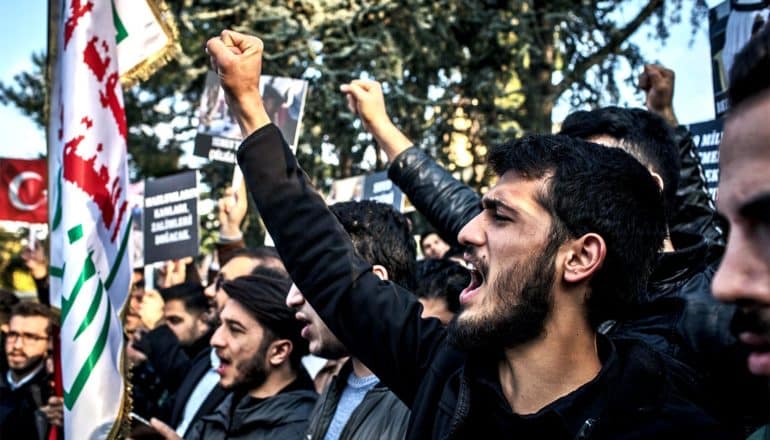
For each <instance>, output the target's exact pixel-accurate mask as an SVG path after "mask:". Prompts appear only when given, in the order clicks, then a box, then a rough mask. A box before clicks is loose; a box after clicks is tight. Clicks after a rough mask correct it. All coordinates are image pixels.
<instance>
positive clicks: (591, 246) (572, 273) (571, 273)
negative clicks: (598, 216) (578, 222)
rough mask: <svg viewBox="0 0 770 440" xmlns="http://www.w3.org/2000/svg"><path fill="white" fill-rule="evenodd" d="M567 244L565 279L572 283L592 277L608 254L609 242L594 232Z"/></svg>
mask: <svg viewBox="0 0 770 440" xmlns="http://www.w3.org/2000/svg"><path fill="white" fill-rule="evenodd" d="M566 246H567V255H566V259H565V262H564V280H565V281H567V282H570V283H579V282H581V281H583V280H586V279H589V278H591V277H592V276H593V274H594V273H595V272H596V271H597V270H599V268H600V267H602V264H603V263H604V258H605V257H606V256H607V244H606V243H605V242H604V239H603V238H602V236H601V235H599V234H596V233H593V232H591V233H588V234H585V235H583V236H582V237H580V238H576V239H574V240H570V241H568V243H567V244H566Z"/></svg>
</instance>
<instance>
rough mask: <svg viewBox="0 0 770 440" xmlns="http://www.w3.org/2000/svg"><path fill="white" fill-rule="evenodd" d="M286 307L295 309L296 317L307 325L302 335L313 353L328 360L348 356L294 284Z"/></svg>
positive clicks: (340, 343) (303, 328)
mask: <svg viewBox="0 0 770 440" xmlns="http://www.w3.org/2000/svg"><path fill="white" fill-rule="evenodd" d="M286 305H288V306H289V307H291V308H292V309H294V310H295V311H296V312H297V313H296V314H295V315H294V317H295V318H296V319H297V320H298V321H300V322H303V323H304V324H305V326H304V327H302V333H301V334H302V337H303V338H305V339H306V340H307V341H308V345H309V348H310V352H311V353H313V354H314V355H316V356H320V357H323V358H326V359H338V358H341V357H343V356H347V355H348V353H347V349H346V348H345V346H344V345H342V342H340V340H339V339H337V337H336V336H334V334H333V333H332V332H331V330H329V327H327V326H326V324H325V323H324V322H323V321H322V320H321V317H320V316H318V314H317V313H316V311H315V310H314V309H313V306H311V305H310V303H308V302H307V301H305V297H304V296H303V295H302V292H300V291H299V289H298V288H297V286H296V285H295V284H292V285H291V289H289V294H288V295H287V296H286Z"/></svg>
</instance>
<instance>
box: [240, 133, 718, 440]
mask: <svg viewBox="0 0 770 440" xmlns="http://www.w3.org/2000/svg"><path fill="white" fill-rule="evenodd" d="M238 163H239V165H240V167H241V169H242V170H243V174H244V179H245V182H246V184H247V187H248V189H249V192H250V193H251V195H252V197H253V198H254V200H255V201H256V203H257V207H258V209H259V211H260V213H262V217H263V219H264V221H265V224H266V226H267V229H268V231H269V232H270V235H271V236H272V237H273V240H274V241H275V244H276V248H277V249H278V251H279V253H280V254H281V259H282V260H283V261H284V263H285V264H286V267H287V268H288V269H289V272H290V274H291V278H292V280H294V282H295V283H296V284H297V286H298V287H299V289H300V290H301V291H302V292H303V293H304V295H305V297H306V299H307V300H308V301H309V302H310V303H311V304H312V305H313V307H314V308H315V310H316V311H317V312H318V314H319V315H320V316H321V318H322V319H323V320H324V322H325V323H326V324H327V325H328V326H329V328H330V329H331V330H332V332H333V333H334V334H335V335H337V336H338V337H339V339H340V340H341V342H342V343H343V344H344V345H345V346H346V347H347V348H348V349H349V350H350V352H351V353H352V355H354V356H356V357H357V358H358V359H360V360H361V361H362V362H363V363H364V364H365V365H367V366H368V367H369V368H370V369H371V370H372V371H373V372H374V373H375V374H376V375H377V377H379V378H380V380H381V381H382V382H383V383H384V384H386V385H387V386H388V387H389V388H390V389H391V390H392V391H393V392H394V393H395V394H396V395H397V396H398V397H399V398H400V399H401V401H402V402H404V403H405V404H406V405H407V406H408V407H409V408H410V409H411V411H412V415H411V419H410V426H409V431H408V433H407V438H410V439H428V438H441V439H443V438H465V437H469V436H478V435H482V433H483V435H484V436H486V437H489V438H500V437H505V438H511V437H514V438H531V437H530V436H529V435H528V434H529V433H532V432H537V433H538V435H537V437H538V438H673V437H676V438H681V437H685V438H720V439H721V438H729V437H728V436H727V435H726V434H725V433H724V432H723V431H721V429H720V428H719V426H718V425H717V424H716V423H715V422H714V421H713V419H711V418H710V417H709V416H708V415H706V414H705V413H704V412H703V411H702V410H701V409H700V408H699V407H698V406H696V405H694V404H692V403H690V401H689V400H688V399H689V397H688V396H689V395H690V392H691V390H689V387H690V386H691V382H690V381H689V379H688V377H689V375H687V374H681V371H682V369H683V368H684V367H683V366H682V365H680V364H678V363H677V362H675V361H673V360H671V359H669V358H667V357H666V356H665V355H663V354H661V353H658V352H656V351H654V350H651V349H650V348H648V346H647V345H646V344H644V343H641V342H639V341H636V340H627V341H620V342H619V343H618V344H617V346H616V344H615V343H613V342H612V341H610V340H609V339H608V338H606V337H604V336H602V335H598V336H597V338H598V343H599V346H600V358H601V360H602V369H601V372H600V374H599V375H598V376H597V378H596V379H595V380H594V381H592V382H591V383H589V384H586V385H584V386H583V387H580V388H578V389H577V390H575V391H573V392H571V393H569V394H568V395H566V396H564V397H562V398H560V399H557V400H556V401H555V402H553V403H552V404H551V405H549V406H548V407H546V408H544V409H543V410H541V411H539V412H538V413H537V414H535V415H533V416H520V415H516V414H506V413H505V410H506V405H507V401H506V400H505V399H504V398H503V399H501V386H500V383H499V378H498V376H496V375H495V374H494V372H495V371H496V370H495V368H496V366H497V364H498V362H499V357H498V356H499V355H500V354H499V353H498V354H497V355H495V354H488V355H479V354H475V353H466V352H461V351H458V350H457V349H456V348H454V347H453V346H452V345H450V344H449V342H448V340H447V334H446V330H445V328H444V327H443V325H442V324H441V322H440V321H438V320H437V319H422V318H421V317H420V314H421V311H422V307H421V305H420V303H419V302H418V301H417V298H416V296H415V295H414V294H412V293H411V292H408V291H406V290H404V289H402V288H401V287H399V286H397V285H395V284H393V283H390V282H387V281H382V280H380V279H379V278H378V277H377V276H376V275H374V274H373V273H372V270H371V266H370V265H369V264H367V263H366V262H365V261H363V260H362V259H361V258H359V257H358V256H357V255H356V252H355V250H354V249H353V247H352V245H351V243H350V240H349V238H348V235H347V233H346V232H345V230H344V229H343V228H342V227H341V225H340V224H339V223H338V222H337V221H336V219H335V217H334V216H333V215H332V214H331V213H330V212H329V210H328V208H327V207H326V205H325V203H324V201H323V199H321V197H320V196H319V195H318V194H317V193H316V191H315V190H314V189H313V188H312V186H310V184H309V183H308V180H307V177H306V176H305V174H304V172H303V171H302V170H301V169H300V168H299V166H298V165H297V163H296V160H295V158H294V156H293V154H292V152H291V150H290V149H289V148H288V146H287V145H286V143H285V141H283V138H282V137H281V134H280V131H279V130H278V128H277V127H275V126H274V125H272V124H271V125H268V126H265V127H263V128H261V129H259V130H257V131H256V132H254V133H252V134H251V135H250V136H249V137H248V138H247V139H246V140H245V141H244V142H243V144H242V145H241V147H240V148H239V150H238ZM432 198H433V199H437V198H438V197H436V194H435V193H434V194H433V195H432ZM485 372H486V373H485ZM613 396H614V397H613ZM618 402H620V403H618ZM507 410H508V412H510V409H509V408H508V409H507ZM551 410H553V411H551ZM541 413H542V414H541ZM552 414H556V415H557V416H561V417H562V419H563V420H565V421H566V423H564V426H565V430H564V431H563V432H553V431H550V428H551V427H555V426H556V423H552V422H551V419H550V418H551V417H553V416H552ZM572 414H575V415H574V416H572ZM541 416H543V417H547V418H541ZM522 419H527V420H530V421H532V422H533V423H536V424H537V427H538V428H537V429H536V428H534V426H535V425H532V427H531V429H532V430H530V427H529V426H527V427H521V426H520V425H519V422H520V421H521V420H522ZM593 420H596V421H597V422H596V423H595V422H594V421H593ZM585 425H587V427H585V428H584V426H585ZM554 429H555V428H554ZM519 433H521V435H519ZM552 433H553V434H554V435H553V436H552V435H550V434H552Z"/></svg>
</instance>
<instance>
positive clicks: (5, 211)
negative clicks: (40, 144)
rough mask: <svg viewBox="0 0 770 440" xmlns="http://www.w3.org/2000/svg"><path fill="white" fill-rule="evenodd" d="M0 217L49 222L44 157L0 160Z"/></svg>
mask: <svg viewBox="0 0 770 440" xmlns="http://www.w3.org/2000/svg"><path fill="white" fill-rule="evenodd" d="M0 220H11V221H16V222H26V223H47V222H48V164H47V163H46V160H45V159H32V160H28V159H0Z"/></svg>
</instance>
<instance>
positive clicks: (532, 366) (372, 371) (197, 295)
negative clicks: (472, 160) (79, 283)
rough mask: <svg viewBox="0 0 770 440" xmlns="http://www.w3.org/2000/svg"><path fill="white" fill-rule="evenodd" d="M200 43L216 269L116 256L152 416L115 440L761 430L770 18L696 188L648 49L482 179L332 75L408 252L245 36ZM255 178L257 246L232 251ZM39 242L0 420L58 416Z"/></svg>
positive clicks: (697, 173)
mask: <svg viewBox="0 0 770 440" xmlns="http://www.w3.org/2000/svg"><path fill="white" fill-rule="evenodd" d="M206 49H207V52H208V54H209V55H210V57H211V62H212V65H213V66H214V67H215V68H216V69H217V73H218V74H219V76H220V78H221V80H222V86H223V88H224V90H225V92H226V94H227V97H228V100H229V103H230V106H231V108H232V109H233V111H234V116H235V119H236V120H237V121H238V123H239V125H240V127H241V131H242V132H243V135H244V138H245V141H244V142H243V144H242V145H241V147H240V148H239V150H238V154H237V157H238V163H239V166H240V167H241V169H242V171H243V175H244V183H243V185H241V186H240V187H239V188H234V189H228V191H226V192H225V195H224V196H223V198H222V199H221V200H220V201H219V206H218V212H219V224H220V235H219V242H218V243H217V249H216V261H217V266H216V267H215V269H211V270H209V271H208V273H207V274H204V275H203V276H201V275H200V274H199V271H198V270H197V267H196V265H195V264H194V262H193V260H192V259H188V260H181V261H174V262H169V263H168V264H167V265H166V266H165V267H164V268H163V270H162V271H161V273H160V274H159V276H158V278H157V280H156V281H157V282H156V283H155V284H156V285H155V287H157V290H153V289H146V288H145V284H144V280H143V276H142V271H137V272H136V273H135V274H134V275H135V276H134V279H133V281H132V286H131V292H130V297H129V301H128V305H127V308H126V312H125V317H124V332H125V335H126V356H127V358H128V360H129V362H130V365H131V374H130V382H131V395H132V405H133V411H134V412H135V413H137V414H139V415H140V416H142V417H144V418H146V419H149V420H150V422H149V424H146V425H145V424H141V423H134V424H132V429H131V434H130V435H131V437H132V438H164V439H177V438H184V439H226V438H232V439H241V438H243V439H246V438H265V439H302V438H307V439H403V438H410V439H427V438H472V437H478V436H482V435H483V436H485V437H488V438H545V439H642V438H645V439H646V438H714V439H745V438H751V439H760V438H770V429H768V428H767V424H768V422H770V404H769V403H768V402H769V400H770V399H769V397H770V393H769V392H768V387H767V383H768V382H767V381H768V376H770V174H769V173H768V170H770V143H768V139H770V124H768V123H767V121H768V118H769V117H770V27H768V26H766V27H765V28H764V29H763V30H761V31H759V32H758V33H757V34H756V35H755V36H754V38H753V39H752V40H751V41H750V42H749V43H748V44H747V46H746V47H745V48H744V49H743V50H742V51H741V52H740V53H739V54H738V55H737V56H736V59H735V62H734V63H733V67H732V70H731V74H730V75H731V78H730V84H731V85H732V86H731V89H730V104H731V110H730V113H729V114H728V116H727V119H726V124H725V133H724V137H723V139H722V144H721V146H720V169H721V175H720V183H719V200H718V203H716V205H715V204H714V201H713V200H711V198H710V196H709V193H708V192H707V190H706V185H705V182H704V179H703V175H702V169H701V166H700V162H699V160H698V156H697V154H696V152H695V146H694V143H693V140H692V138H691V135H690V133H689V132H688V131H687V130H686V129H684V128H683V127H678V126H677V119H676V116H675V114H674V112H673V105H672V100H673V88H674V74H673V72H672V71H670V70H668V69H666V68H664V67H661V66H655V65H648V66H645V70H644V73H643V74H642V76H641V77H640V81H639V86H640V87H641V88H642V89H643V90H644V91H645V92H646V93H647V103H646V104H647V109H633V108H620V107H604V108H599V109H596V110H591V111H578V112H574V113H572V114H570V115H569V116H568V117H567V118H566V120H565V121H564V122H563V124H562V126H561V129H560V133H558V134H555V135H552V134H531V135H528V136H525V137H523V138H520V139H514V140H511V141H510V142H508V143H505V144H502V145H499V146H496V147H495V148H493V149H492V150H491V152H490V154H489V157H488V166H489V167H491V169H492V170H493V171H494V172H495V174H496V175H497V181H496V184H495V185H493V186H492V187H491V188H490V189H489V191H488V192H486V193H485V194H483V195H479V194H477V193H475V192H474V191H473V190H472V189H471V188H469V187H467V186H466V185H464V184H463V183H462V182H460V181H458V180H456V179H455V178H454V177H453V175H452V174H451V173H450V172H448V171H447V170H445V169H443V168H442V167H441V166H440V165H439V164H438V163H437V162H436V161H435V160H434V159H433V158H431V157H430V156H428V155H427V154H426V153H425V151H424V150H423V149H421V148H418V147H416V146H415V142H413V141H412V140H410V139H409V138H408V137H406V135H404V134H403V133H402V132H401V131H400V130H399V129H398V128H397V127H396V125H394V123H393V122H392V120H391V118H390V116H389V115H388V113H387V111H386V108H385V104H384V96H383V92H382V88H381V86H380V84H379V83H377V82H375V81H370V80H354V81H352V82H350V83H348V84H344V85H342V86H341V96H340V99H346V100H347V102H348V105H349V107H350V109H351V111H353V112H354V113H355V114H356V115H357V116H358V117H359V118H360V120H361V123H362V126H363V127H364V129H365V130H366V131H368V132H369V133H370V134H371V135H372V136H373V137H374V139H375V140H376V142H377V143H378V145H379V146H380V148H381V149H382V150H383V151H384V152H385V154H386V155H387V156H388V160H389V161H390V165H389V170H388V173H389V177H390V179H391V180H392V181H393V182H394V183H395V184H396V185H397V186H398V187H399V188H400V189H401V190H402V191H403V192H404V193H405V194H406V195H407V196H408V197H409V199H410V201H411V202H412V204H413V205H414V206H415V207H416V208H417V210H418V211H419V212H420V213H421V214H422V215H423V216H425V218H426V219H427V220H428V221H429V222H430V224H431V226H432V228H433V229H432V230H430V231H429V232H426V233H424V234H422V236H421V237H420V239H419V248H420V251H421V252H420V253H421V254H422V258H421V259H419V261H418V252H417V246H416V243H415V240H414V238H413V236H414V231H412V225H411V223H410V221H409V220H408V219H407V218H406V217H405V216H404V215H403V214H401V213H399V212H397V211H396V210H394V209H393V208H392V207H390V206H389V205H383V204H380V203H376V202H371V201H357V202H341V203H337V204H334V205H332V206H328V207H327V206H326V203H325V202H324V200H323V199H322V198H321V197H320V196H319V195H318V193H317V192H316V191H315V189H314V188H313V187H312V186H311V184H310V182H309V181H308V180H307V178H306V176H305V174H304V172H303V170H302V168H301V167H300V165H299V164H298V163H297V161H296V159H295V157H294V155H293V154H292V152H291V150H290V149H289V148H288V146H287V144H286V142H285V141H284V140H283V138H282V137H281V134H280V132H279V130H278V129H277V128H276V126H275V125H273V124H272V123H271V120H270V117H269V115H268V112H267V111H266V110H265V107H264V104H263V97H262V96H261V95H260V93H259V80H260V74H261V67H262V62H263V57H262V51H263V43H262V41H261V40H259V39H258V38H256V37H253V36H248V35H244V34H240V33H237V32H232V31H224V32H223V33H222V34H221V35H220V36H219V37H215V38H212V39H211V40H209V41H208V43H207V47H206ZM268 49H269V48H268ZM247 190H248V193H247ZM249 197H251V199H252V200H253V201H254V202H255V203H256V205H257V208H258V210H259V212H260V213H261V215H262V218H263V220H264V223H265V226H266V228H267V231H268V232H269V233H270V235H271V237H273V240H274V242H275V243H276V245H275V247H267V246H264V247H259V248H249V247H246V245H245V244H244V241H243V239H242V234H241V231H240V228H241V223H242V222H243V219H244V218H245V216H246V212H247V200H248V198H249ZM52 245H55V244H52ZM40 249H41V247H40V246H38V247H37V253H35V254H33V253H31V251H30V252H27V254H26V255H25V262H26V264H27V267H28V268H29V269H30V271H31V273H32V274H33V277H34V279H35V283H36V285H37V288H38V292H39V298H38V301H19V299H18V298H16V297H15V295H14V294H13V293H11V292H5V291H2V292H0V294H1V295H2V296H1V297H0V327H1V328H2V340H3V345H4V348H5V352H4V353H5V356H2V359H1V360H0V369H1V370H0V438H3V439H5V438H8V439H15V438H31V439H34V438H41V439H42V438H48V433H49V431H50V430H51V429H57V427H61V425H62V419H63V417H62V411H63V408H62V400H61V398H60V397H57V396H56V395H54V394H55V393H54V392H53V386H52V373H53V371H54V368H55V366H54V362H53V358H52V356H51V352H52V347H53V344H54V343H55V340H56V335H57V322H58V316H57V315H56V313H54V312H53V311H52V310H51V309H50V308H49V307H48V305H47V304H46V303H47V297H48V292H47V289H48V287H47V284H46V281H45V279H46V275H47V267H46V264H45V258H44V255H42V254H40ZM38 254H40V255H38ZM202 279H205V280H207V282H206V283H204V282H202Z"/></svg>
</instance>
